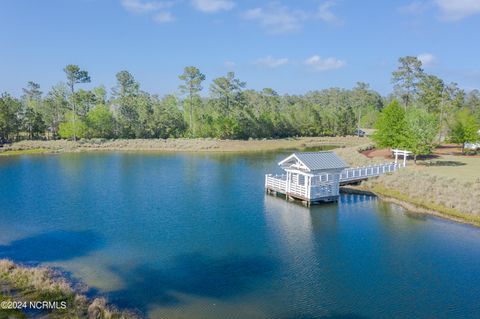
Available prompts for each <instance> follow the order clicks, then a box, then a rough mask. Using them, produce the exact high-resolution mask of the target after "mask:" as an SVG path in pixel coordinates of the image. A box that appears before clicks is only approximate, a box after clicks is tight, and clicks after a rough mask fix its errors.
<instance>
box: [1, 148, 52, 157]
mask: <svg viewBox="0 0 480 319" xmlns="http://www.w3.org/2000/svg"><path fill="white" fill-rule="evenodd" d="M45 152H48V150H47V149H43V148H35V149H28V150H11V151H4V152H0V156H7V155H28V154H42V153H45Z"/></svg>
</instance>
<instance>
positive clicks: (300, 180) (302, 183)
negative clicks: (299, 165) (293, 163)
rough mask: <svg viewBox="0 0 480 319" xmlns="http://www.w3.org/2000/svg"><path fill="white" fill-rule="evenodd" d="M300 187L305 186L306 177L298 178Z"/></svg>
mask: <svg viewBox="0 0 480 319" xmlns="http://www.w3.org/2000/svg"><path fill="white" fill-rule="evenodd" d="M298 185H301V186H305V176H303V175H299V176H298Z"/></svg>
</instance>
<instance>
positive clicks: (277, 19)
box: [244, 4, 307, 34]
mask: <svg viewBox="0 0 480 319" xmlns="http://www.w3.org/2000/svg"><path fill="white" fill-rule="evenodd" d="M244 18H245V19H247V20H252V21H257V22H259V23H260V25H262V26H263V27H264V28H265V29H266V30H267V32H269V33H272V34H281V33H292V32H296V31H299V30H300V29H301V28H302V24H303V21H304V20H305V19H306V18H307V17H306V15H305V13H304V12H303V11H295V10H290V9H289V8H288V7H286V6H281V5H278V4H270V5H268V6H267V7H264V8H260V7H258V8H254V9H250V10H248V11H246V12H245V14H244Z"/></svg>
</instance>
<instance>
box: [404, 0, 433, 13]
mask: <svg viewBox="0 0 480 319" xmlns="http://www.w3.org/2000/svg"><path fill="white" fill-rule="evenodd" d="M429 7H430V4H429V3H427V2H425V1H414V2H412V3H409V4H407V5H404V6H401V7H399V8H398V11H400V13H405V14H420V13H423V12H425V11H426V10H427V9H428V8H429Z"/></svg>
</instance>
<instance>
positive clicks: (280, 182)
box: [265, 150, 411, 204]
mask: <svg viewBox="0 0 480 319" xmlns="http://www.w3.org/2000/svg"><path fill="white" fill-rule="evenodd" d="M410 153H411V152H409V151H405V150H393V154H394V156H395V162H393V163H383V164H374V165H370V166H363V167H348V165H347V163H345V162H344V161H343V160H342V159H341V158H340V157H338V155H336V154H335V153H334V152H332V151H327V152H308V153H293V154H292V155H290V156H288V157H287V158H285V159H284V160H283V161H281V162H280V163H278V165H279V166H280V167H281V168H282V169H283V170H284V174H280V175H272V174H266V175H265V189H266V190H267V192H268V193H269V194H275V195H276V194H283V195H285V197H286V198H287V199H298V200H301V201H303V202H305V203H307V204H310V203H318V202H329V201H336V200H337V199H338V197H339V195H340V185H346V184H354V183H358V182H360V181H362V180H366V179H368V178H370V177H376V176H380V175H382V174H387V173H393V172H395V171H397V170H398V169H399V168H402V167H405V166H406V164H407V161H406V160H407V156H409V155H410ZM399 156H403V163H399V161H398V157H399Z"/></svg>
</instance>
